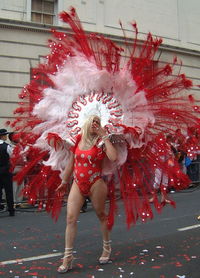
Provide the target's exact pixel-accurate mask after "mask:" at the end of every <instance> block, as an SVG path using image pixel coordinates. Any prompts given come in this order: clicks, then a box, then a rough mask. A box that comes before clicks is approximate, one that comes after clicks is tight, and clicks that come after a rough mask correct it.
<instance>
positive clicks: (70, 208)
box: [63, 182, 85, 266]
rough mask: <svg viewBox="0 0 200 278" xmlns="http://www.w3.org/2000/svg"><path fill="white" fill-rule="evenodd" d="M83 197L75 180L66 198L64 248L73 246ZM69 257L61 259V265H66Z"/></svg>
mask: <svg viewBox="0 0 200 278" xmlns="http://www.w3.org/2000/svg"><path fill="white" fill-rule="evenodd" d="M84 200H85V198H84V197H83V196H82V195H81V193H80V190H79V188H78V186H77V184H76V183H75V182H73V184H72V187H71V190H70V193H69V197H68V200H67V226H66V232H65V248H73V245H74V239H75V236H76V232H77V220H78V216H79V213H80V209H81V207H82V205H83V203H84ZM69 259H70V258H65V259H64V260H63V265H64V266H66V265H67V262H68V260H69Z"/></svg>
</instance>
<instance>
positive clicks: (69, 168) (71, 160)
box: [56, 152, 74, 191]
mask: <svg viewBox="0 0 200 278" xmlns="http://www.w3.org/2000/svg"><path fill="white" fill-rule="evenodd" d="M73 170H74V154H73V153H72V152H70V157H69V160H68V164H67V166H66V167H65V170H64V173H63V178H62V182H61V184H60V185H59V186H58V188H57V189H56V191H57V190H62V189H64V188H65V187H66V186H67V184H68V182H69V179H70V176H71V175H72V172H73Z"/></svg>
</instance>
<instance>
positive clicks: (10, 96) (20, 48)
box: [0, 0, 200, 127]
mask: <svg viewBox="0 0 200 278" xmlns="http://www.w3.org/2000/svg"><path fill="white" fill-rule="evenodd" d="M70 6H74V7H75V8H76V10H77V12H78V14H79V17H80V19H81V21H82V23H83V26H84V28H85V30H87V31H89V32H98V33H101V34H104V35H105V36H108V37H109V38H111V39H113V40H114V41H115V42H116V43H119V44H121V43H122V42H123V38H122V37H123V33H122V30H121V28H120V25H119V20H121V21H122V23H123V28H124V30H125V31H126V36H127V37H130V38H131V36H132V35H133V34H132V29H131V26H130V22H132V21H136V22H137V24H138V28H139V32H140V33H139V37H140V38H141V39H143V38H144V36H146V34H147V33H148V32H149V31H150V32H151V33H152V34H153V35H155V36H159V37H162V38H163V45H162V47H161V48H160V51H159V53H158V55H160V60H161V61H162V62H163V63H164V62H166V61H172V60H173V56H178V57H179V58H180V59H181V60H182V63H183V66H182V69H181V71H182V72H184V73H185V74H186V75H187V77H189V78H190V79H192V80H193V82H194V84H200V33H199V27H200V2H199V0H190V1H188V0H123V1H122V0H112V1H111V0H71V1H70V0H9V1H7V0H1V1H0V127H3V126H4V123H5V122H6V121H7V120H10V119H12V118H13V113H12V111H13V110H14V109H15V108H16V107H17V103H18V101H19V100H18V94H19V93H20V91H21V89H22V88H23V86H24V85H25V84H27V83H28V82H29V80H30V72H31V69H32V68H33V67H35V66H36V65H37V64H38V63H39V62H40V61H41V59H42V57H44V56H45V55H47V54H48V53H49V49H48V47H47V42H48V39H49V38H50V37H51V33H50V30H51V28H57V29H60V30H65V31H66V32H69V30H68V29H67V28H66V26H65V24H63V23H62V22H61V21H60V20H59V18H58V13H59V12H60V11H62V10H65V9H68V7H70ZM191 93H194V94H199V89H198V87H196V88H194V89H193V90H192V92H191Z"/></svg>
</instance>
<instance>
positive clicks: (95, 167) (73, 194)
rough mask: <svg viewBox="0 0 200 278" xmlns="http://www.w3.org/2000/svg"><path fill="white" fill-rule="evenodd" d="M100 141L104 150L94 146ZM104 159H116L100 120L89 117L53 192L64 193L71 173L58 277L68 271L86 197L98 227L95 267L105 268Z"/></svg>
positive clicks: (107, 250)
mask: <svg viewBox="0 0 200 278" xmlns="http://www.w3.org/2000/svg"><path fill="white" fill-rule="evenodd" d="M100 140H103V142H104V148H102V147H99V146H98V143H99V141H100ZM105 155H107V157H108V158H109V159H110V160H111V161H115V160H116V159H117V152H116V149H115V148H114V147H113V145H112V143H111V142H110V140H109V137H108V136H107V134H106V130H105V129H104V128H102V127H101V123H100V118H99V117H97V116H91V117H90V118H89V119H88V120H87V121H86V122H85V124H84V126H83V128H82V132H81V135H79V136H77V140H76V144H75V146H74V147H73V148H72V149H71V154H70V159H69V163H68V165H67V167H66V169H65V170H64V174H63V180H62V183H61V184H60V185H59V187H58V188H57V191H62V190H63V189H66V186H67V183H68V181H69V178H70V176H71V174H72V172H73V173H74V181H73V184H72V187H71V190H70V193H69V197H68V202H67V226H66V234H65V253H64V258H63V263H62V265H61V266H60V267H59V268H58V272H59V273H65V272H67V271H68V270H69V269H71V268H72V263H73V259H74V258H73V254H72V252H73V244H74V239H75V236H76V231H77V219H78V216H79V213H80V209H81V207H82V205H83V203H84V201H85V198H86V197H87V196H89V197H90V199H91V202H92V205H93V207H94V209H95V212H96V214H97V216H98V218H99V220H100V224H101V231H102V237H103V252H102V255H101V257H100V258H99V263H100V264H106V263H108V262H109V260H110V254H111V246H110V235H109V231H108V228H107V221H106V220H107V217H106V213H105V202H106V198H107V185H106V184H105V182H104V181H103V179H102V177H101V169H102V160H103V158H104V157H105Z"/></svg>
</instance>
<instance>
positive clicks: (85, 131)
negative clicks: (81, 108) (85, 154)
mask: <svg viewBox="0 0 200 278" xmlns="http://www.w3.org/2000/svg"><path fill="white" fill-rule="evenodd" d="M94 118H98V119H99V121H100V125H101V120H100V118H99V117H98V116H97V115H91V116H90V117H89V118H88V119H87V120H86V121H85V123H84V125H83V127H82V129H81V134H82V137H83V141H84V142H86V143H90V144H92V145H94V144H96V142H97V140H98V135H96V136H91V135H90V132H89V129H90V127H91V124H92V122H93V120H94Z"/></svg>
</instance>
